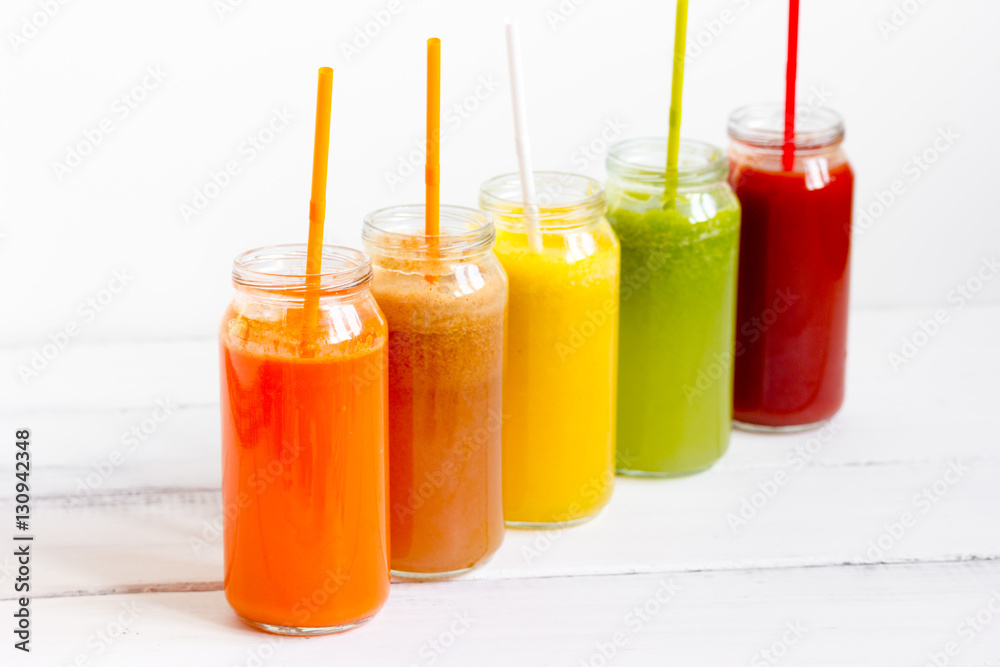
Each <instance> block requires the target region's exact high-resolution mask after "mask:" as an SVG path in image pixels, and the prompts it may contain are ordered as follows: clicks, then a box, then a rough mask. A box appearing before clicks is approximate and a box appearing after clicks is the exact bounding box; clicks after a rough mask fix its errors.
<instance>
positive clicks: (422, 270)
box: [362, 206, 507, 578]
mask: <svg viewBox="0 0 1000 667" xmlns="http://www.w3.org/2000/svg"><path fill="white" fill-rule="evenodd" d="M362 235H363V239H364V243H365V248H366V249H367V250H368V252H369V253H370V254H371V256H372V262H373V267H374V274H375V278H374V281H373V284H372V291H373V293H374V294H375V298H376V300H377V301H378V303H379V305H380V306H381V308H382V310H383V312H385V315H386V319H387V320H388V323H389V452H390V456H389V459H390V461H389V475H390V482H389V487H390V491H389V498H390V503H391V507H390V512H389V514H390V520H391V527H392V572H393V574H396V575H398V576H402V577H412V578H437V577H448V576H454V575H457V574H460V573H462V572H466V571H468V570H470V569H472V568H474V567H476V566H477V565H481V564H482V563H484V562H486V560H488V559H489V557H490V556H492V555H493V553H494V552H495V551H496V550H497V549H498V548H499V546H500V543H501V542H502V541H503V533H504V525H503V505H502V501H501V495H500V494H501V481H500V465H501V458H500V456H501V455H500V437H501V428H502V426H503V412H502V403H501V401H502V394H501V392H502V377H503V344H504V311H505V308H506V304H507V277H506V276H505V275H504V271H503V268H502V267H501V266H500V262H499V261H497V258H496V256H495V255H494V254H493V250H492V247H493V238H494V229H493V222H492V221H491V220H490V218H489V216H486V215H484V214H482V213H480V212H479V211H476V210H473V209H468V208H461V207H457V206H442V207H440V234H439V235H435V236H425V235H424V207H423V206H397V207H393V208H387V209H382V210H380V211H375V212H374V213H372V214H370V215H369V216H367V217H366V218H365V221H364V227H363V232H362Z"/></svg>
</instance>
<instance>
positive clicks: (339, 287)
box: [232, 243, 372, 297]
mask: <svg viewBox="0 0 1000 667" xmlns="http://www.w3.org/2000/svg"><path fill="white" fill-rule="evenodd" d="M307 256H308V246H307V244H305V243H286V244H280V245H269V246H261V247H259V248H254V249H252V250H247V251H246V252H243V253H240V254H239V255H237V256H236V259H234V260H233V274H232V277H233V284H234V285H235V286H236V287H239V288H244V289H250V290H259V291H263V292H271V293H280V294H283V295H286V296H292V297H303V296H305V294H306V292H307V291H309V290H318V292H319V294H320V295H323V296H329V295H331V294H335V293H338V292H344V291H350V290H354V289H356V288H358V287H361V286H363V285H365V284H366V283H368V282H370V281H371V279H372V263H371V259H369V257H368V255H366V254H365V253H363V252H362V251H360V250H355V249H354V248H348V247H346V246H338V245H324V246H323V256H322V262H321V265H320V270H319V272H316V273H306V259H307Z"/></svg>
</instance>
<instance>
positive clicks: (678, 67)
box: [663, 0, 688, 209]
mask: <svg viewBox="0 0 1000 667" xmlns="http://www.w3.org/2000/svg"><path fill="white" fill-rule="evenodd" d="M687 18H688V0H677V23H676V26H675V27H674V73H673V76H672V77H671V79H670V133H669V134H668V135H667V172H666V187H665V189H664V191H663V208H664V209H667V208H673V207H674V199H675V198H676V195H677V159H678V157H679V156H680V152H681V94H682V93H683V92H684V47H685V46H686V45H687Z"/></svg>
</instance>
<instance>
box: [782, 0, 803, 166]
mask: <svg viewBox="0 0 1000 667" xmlns="http://www.w3.org/2000/svg"><path fill="white" fill-rule="evenodd" d="M798 59H799V0H788V69H787V70H786V71H785V145H784V148H783V149H782V153H781V166H782V168H784V170H785V171H791V170H792V167H793V166H794V165H795V70H796V66H797V64H798Z"/></svg>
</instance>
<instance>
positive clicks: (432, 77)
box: [424, 37, 441, 236]
mask: <svg viewBox="0 0 1000 667" xmlns="http://www.w3.org/2000/svg"><path fill="white" fill-rule="evenodd" d="M440 162H441V40H440V39H438V38H437V37H431V38H430V39H428V40H427V164H426V166H425V167H424V183H425V184H426V185H427V200H426V202H425V206H424V209H425V210H424V233H425V234H426V235H427V236H437V235H438V234H440V233H441V226H440V221H439V218H440V210H439V209H440V205H441V187H440V184H441V164H440Z"/></svg>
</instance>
